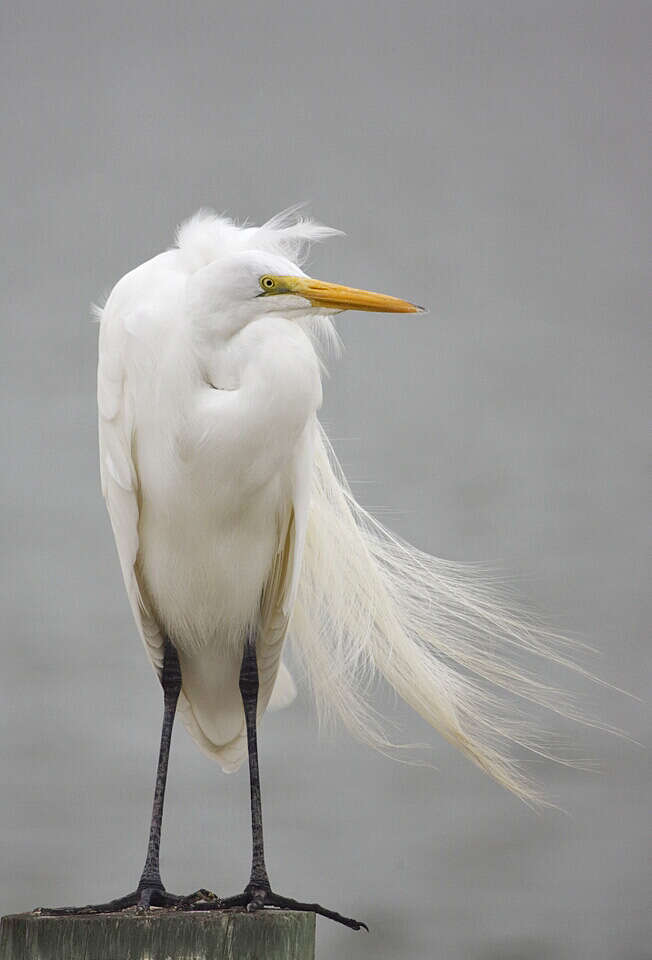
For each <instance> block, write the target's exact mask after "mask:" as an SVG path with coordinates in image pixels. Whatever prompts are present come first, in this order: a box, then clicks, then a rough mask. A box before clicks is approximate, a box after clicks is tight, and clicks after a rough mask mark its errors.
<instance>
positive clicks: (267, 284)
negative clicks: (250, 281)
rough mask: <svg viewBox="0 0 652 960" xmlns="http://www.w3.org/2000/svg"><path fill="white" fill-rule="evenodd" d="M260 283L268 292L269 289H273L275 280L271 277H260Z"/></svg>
mask: <svg viewBox="0 0 652 960" xmlns="http://www.w3.org/2000/svg"><path fill="white" fill-rule="evenodd" d="M260 285H261V287H262V288H263V290H264V291H265V293H268V292H269V291H270V290H273V289H274V287H275V286H276V280H274V278H273V277H261V278H260Z"/></svg>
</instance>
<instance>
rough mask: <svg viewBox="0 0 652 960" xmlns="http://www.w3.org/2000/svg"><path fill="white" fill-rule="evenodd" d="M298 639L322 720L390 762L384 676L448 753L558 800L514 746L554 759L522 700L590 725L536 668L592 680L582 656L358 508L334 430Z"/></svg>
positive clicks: (296, 625) (326, 446)
mask: <svg viewBox="0 0 652 960" xmlns="http://www.w3.org/2000/svg"><path fill="white" fill-rule="evenodd" d="M290 636H291V638H292V641H293V648H294V651H295V655H296V656H297V657H298V659H299V661H300V663H301V665H302V667H303V669H304V672H305V673H306V674H307V676H308V679H309V682H310V684H311V686H312V689H313V691H314V694H315V698H316V701H317V705H318V710H319V712H320V716H321V717H322V718H329V717H331V716H332V715H333V714H335V715H339V717H340V718H341V719H342V721H343V722H344V724H345V726H346V727H347V728H348V729H349V730H350V731H351V732H352V733H353V734H354V735H355V736H357V737H358V738H359V739H361V740H363V741H364V742H366V743H368V744H370V745H372V746H374V747H376V748H378V749H380V750H381V751H388V750H391V748H392V744H391V743H390V741H389V740H388V739H387V736H386V733H385V732H384V730H383V726H382V723H381V722H380V719H379V717H378V716H377V714H376V712H375V711H374V709H373V707H372V705H371V701H370V692H371V686H372V683H373V680H374V676H375V675H376V674H378V673H380V674H381V675H382V676H383V677H384V678H385V679H386V680H387V681H388V683H389V684H390V685H391V687H393V688H394V690H395V691H396V692H397V693H398V694H399V695H400V696H401V697H402V698H403V699H404V700H405V701H406V702H407V703H408V704H409V705H410V706H411V707H413V708H414V709H415V710H416V711H417V712H418V713H419V714H420V715H421V716H422V717H423V718H424V719H425V720H426V721H427V722H428V723H430V724H431V725H432V726H433V727H434V728H435V729H436V730H438V731H439V732H440V733H441V734H442V735H443V736H444V737H445V738H446V739H447V740H448V741H450V742H451V743H453V744H454V745H455V746H457V747H459V748H460V749H461V750H462V751H463V752H464V753H465V754H466V755H467V756H468V757H470V759H471V760H473V762H474V763H476V764H477V765H478V766H479V767H480V768H481V769H482V770H484V771H485V772H486V773H488V774H489V775H490V776H492V777H493V778H494V779H495V780H496V781H498V783H500V784H501V785H502V786H504V787H506V788H507V789H508V790H510V791H512V792H513V793H514V794H516V795H517V796H518V797H520V798H522V799H523V800H525V801H526V802H528V803H531V804H533V805H539V804H541V803H543V802H545V801H544V799H543V796H542V795H541V793H540V791H539V789H538V788H537V786H536V784H534V783H533V781H532V780H531V779H530V778H529V777H528V776H527V775H526V774H525V773H524V772H523V770H522V768H521V766H520V765H519V763H518V762H517V761H516V760H515V759H514V758H513V753H514V747H515V746H516V747H524V748H526V749H527V750H529V751H531V752H532V753H534V754H537V755H538V756H544V757H549V756H550V755H551V754H550V747H549V746H546V738H545V737H544V736H543V735H542V734H541V733H540V732H537V730H536V729H535V728H534V727H533V725H532V724H531V723H530V722H528V719H527V717H526V716H525V715H524V714H523V712H522V711H521V710H520V709H519V708H518V706H517V705H515V704H514V699H513V695H516V696H517V697H520V698H523V699H525V700H529V701H531V702H532V703H534V704H537V705H539V706H542V707H545V708H548V709H549V710H552V711H554V712H556V713H560V714H562V715H563V716H565V717H570V718H573V719H575V720H580V721H582V720H584V719H585V718H584V716H583V715H582V713H581V712H580V711H579V710H578V709H577V707H576V706H575V704H574V703H573V699H572V698H571V697H570V696H569V695H567V694H562V693H561V692H560V691H558V690H556V689H554V688H553V687H552V686H549V685H547V684H546V683H544V682H542V681H541V680H540V679H537V677H536V676H535V675H534V673H533V672H532V670H531V668H530V667H529V666H528V661H532V658H533V657H534V658H542V659H543V660H544V661H548V662H550V661H552V662H554V663H556V664H562V665H564V666H567V667H571V668H573V669H576V670H579V671H580V672H584V671H583V670H582V669H581V668H579V667H577V666H576V665H575V663H574V662H573V660H572V659H571V656H570V655H569V654H571V653H572V649H573V647H574V646H575V644H574V643H572V642H571V641H568V640H566V639H565V638H562V637H558V636H556V635H555V634H553V633H551V632H549V631H548V630H547V629H546V628H545V627H542V626H539V625H538V624H537V623H536V621H535V620H534V619H533V618H528V617H527V616H526V615H525V614H524V613H522V612H521V611H518V610H517V609H516V608H515V607H514V606H513V605H511V604H510V603H509V601H508V600H507V599H506V598H505V596H504V595H502V594H501V591H500V589H499V588H497V586H496V585H495V583H492V582H491V579H490V578H487V577H484V576H483V575H482V572H481V571H480V570H478V568H476V567H474V566H473V565H465V564H458V563H451V562H448V561H445V560H440V559H437V558H435V557H431V556H429V555H428V554H426V553H423V552H421V551H420V550H417V549H416V548H414V547H412V546H411V545H410V544H408V543H406V542H404V541H402V540H400V539H399V538H398V537H396V536H395V535H394V534H392V533H391V532H390V531H388V530H387V529H386V528H385V527H383V526H382V524H380V523H379V522H378V521H377V520H376V519H374V518H373V517H372V516H371V515H370V514H369V513H367V512H366V511H365V510H364V509H363V508H362V507H361V506H360V505H359V504H358V503H357V502H356V500H355V498H354V497H353V494H352V493H351V490H350V488H349V486H348V484H347V482H346V479H345V477H344V475H343V473H342V470H341V468H340V466H339V464H338V462H337V459H336V457H335V454H334V452H333V450H332V448H331V446H330V443H329V441H328V438H327V437H326V435H325V433H324V432H323V430H321V428H320V436H319V438H318V442H317V449H316V457H315V468H314V480H313V490H312V504H311V511H310V520H309V527H308V533H307V541H306V547H305V554H304V559H303V566H302V574H301V580H300V586H299V594H298V598H297V602H296V606H295V611H294V615H293V618H292V622H291V627H290ZM501 691H506V692H507V693H508V695H509V696H507V697H505V696H504V695H501ZM554 759H557V760H561V761H562V762H568V760H567V758H566V757H564V756H563V755H561V754H558V755H556V756H555V757H554Z"/></svg>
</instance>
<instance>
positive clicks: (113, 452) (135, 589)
mask: <svg viewBox="0 0 652 960" xmlns="http://www.w3.org/2000/svg"><path fill="white" fill-rule="evenodd" d="M127 322H128V317H127V318H126V317H123V316H122V315H121V313H120V311H119V310H117V309H116V308H115V307H112V305H111V301H109V303H108V304H107V306H106V308H105V309H104V311H103V313H102V318H101V324H100V338H99V351H98V366H97V406H98V414H99V446H100V477H101V481H102V493H103V494H104V499H105V500H106V505H107V509H108V511H109V517H110V519H111V526H112V528H113V535H114V537H115V542H116V547H117V549H118V557H119V559H120V567H121V569H122V576H123V579H124V583H125V587H126V590H127V596H128V597H129V603H130V606H131V609H132V612H133V615H134V618H135V620H136V625H137V626H138V631H139V633H140V635H141V637H142V640H143V643H144V645H145V649H146V650H147V653H148V655H149V658H150V660H151V662H152V666H153V667H154V669H155V671H156V673H157V674H158V675H159V676H160V674H161V671H162V669H163V652H164V649H163V648H164V638H163V635H162V633H161V631H160V630H159V628H158V625H157V624H156V621H155V620H154V618H153V617H152V615H151V614H150V612H149V611H148V610H147V607H146V605H145V603H144V602H143V598H142V596H141V592H140V589H139V585H138V580H137V576H136V569H135V565H136V557H137V554H138V518H139V499H138V497H139V483H138V471H137V468H136V463H135V460H134V456H133V429H134V408H133V399H132V397H131V395H130V393H129V390H128V388H127V350H128V348H129V333H128V329H127V325H126V323H127Z"/></svg>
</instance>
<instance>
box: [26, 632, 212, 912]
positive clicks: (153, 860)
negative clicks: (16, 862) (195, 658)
mask: <svg viewBox="0 0 652 960" xmlns="http://www.w3.org/2000/svg"><path fill="white" fill-rule="evenodd" d="M161 686H162V687H163V724H162V726H161V746H160V750H159V756H158V767H157V771H156V785H155V788H154V803H153V805H152V820H151V824H150V828H149V842H148V844H147V856H146V858H145V866H144V867H143V872H142V875H141V878H140V882H139V883H138V887H137V888H136V890H134V891H133V892H132V893H128V894H127V895H126V896H124V897H118V898H117V899H116V900H110V901H108V903H96V904H88V905H87V906H85V907H54V908H43V909H42V910H41V911H40V912H41V913H47V914H55V915H62V914H63V915H74V914H93V913H117V912H118V911H120V910H126V909H127V908H128V907H141V908H143V909H145V910H146V909H148V908H149V907H150V906H155V907H168V906H176V905H177V904H178V903H180V902H184V903H192V902H194V901H195V900H196V899H203V900H205V899H211V898H213V897H214V894H211V893H210V892H209V891H207V890H201V891H198V892H197V894H192V895H191V896H190V897H179V896H176V895H175V894H172V893H168V892H167V890H166V889H165V887H164V886H163V883H162V881H161V872H160V867H159V848H160V845H161V823H162V820H163V801H164V799H165V785H166V782H167V774H168V760H169V757H170V741H171V739H172V727H173V725H174V716H175V713H176V709H177V701H178V699H179V693H180V692H181V667H180V665H179V657H178V655H177V651H176V650H175V648H174V646H173V644H172V643H171V642H170V641H169V640H167V639H166V640H165V652H164V658H163V671H162V673H161Z"/></svg>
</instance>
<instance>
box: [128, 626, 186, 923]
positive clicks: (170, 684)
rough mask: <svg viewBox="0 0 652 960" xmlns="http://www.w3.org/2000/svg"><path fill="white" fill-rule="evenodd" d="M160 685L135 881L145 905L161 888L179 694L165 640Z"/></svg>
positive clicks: (175, 664)
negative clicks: (147, 818) (144, 833)
mask: <svg viewBox="0 0 652 960" xmlns="http://www.w3.org/2000/svg"><path fill="white" fill-rule="evenodd" d="M161 686H162V687H163V723H162V726H161V746H160V749H159V755H158V767H157V770H156V785H155V787H154V803H153V804H152V819H151V823H150V828H149V842H148V844H147V856H146V858H145V866H144V867H143V872H142V875H141V877H140V882H139V883H138V888H137V890H138V893H139V894H140V895H141V901H142V906H145V907H147V906H149V904H150V902H151V899H152V896H153V895H154V894H155V893H162V892H164V891H165V887H164V886H163V883H162V882H161V871H160V866H159V849H160V846H161V825H162V821H163V802H164V800H165V786H166V783H167V777H168V760H169V758H170V742H171V740H172V727H173V725H174V717H175V714H176V710H177V702H178V700H179V694H180V693H181V666H180V664H179V656H178V654H177V651H176V650H175V648H174V646H173V644H172V643H171V642H170V641H169V640H167V639H166V641H165V652H164V657H163V672H162V674H161Z"/></svg>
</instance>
